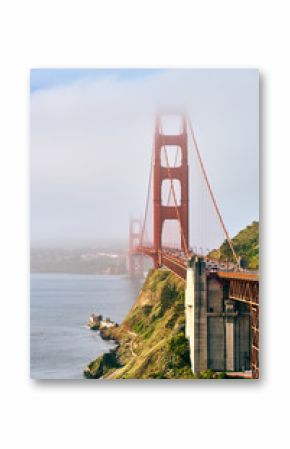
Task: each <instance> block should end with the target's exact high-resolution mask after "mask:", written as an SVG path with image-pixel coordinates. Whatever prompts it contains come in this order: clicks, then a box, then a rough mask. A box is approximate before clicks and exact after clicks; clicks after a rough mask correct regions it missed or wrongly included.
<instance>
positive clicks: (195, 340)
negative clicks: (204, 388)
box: [185, 257, 207, 372]
mask: <svg viewBox="0 0 290 449" xmlns="http://www.w3.org/2000/svg"><path fill="white" fill-rule="evenodd" d="M206 290H207V285H206V270H205V262H204V260H203V259H202V258H197V257H196V258H194V259H193V260H191V262H190V263H189V267H188V268H187V274H186V290H185V316H186V327H185V334H186V337H187V338H188V339H189V342H190V359H191V369H192V371H193V372H199V371H204V370H206V369H207V318H206V304H207V301H206Z"/></svg>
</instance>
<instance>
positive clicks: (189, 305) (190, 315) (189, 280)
mask: <svg viewBox="0 0 290 449" xmlns="http://www.w3.org/2000/svg"><path fill="white" fill-rule="evenodd" d="M194 301H195V294H194V268H192V267H188V268H187V273H186V288H185V336H186V338H188V340H189V346H190V361H191V370H192V372H193V373H194V369H195V363H194V346H195V345H194V339H195V338H194V333H195V328H194Z"/></svg>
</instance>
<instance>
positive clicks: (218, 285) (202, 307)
mask: <svg viewBox="0 0 290 449" xmlns="http://www.w3.org/2000/svg"><path fill="white" fill-rule="evenodd" d="M228 293H229V291H228V288H227V285H226V284H224V283H223V282H222V281H221V280H220V279H218V277H217V276H215V275H214V273H207V272H206V269H205V263H204V261H203V260H202V259H201V258H196V259H195V260H194V261H193V263H192V266H191V267H189V268H188V269H187V282H186V291H185V316H186V337H187V338H188V339H189V342H190V354H191V366H192V371H193V372H200V371H205V370H207V369H212V370H214V371H245V370H250V345H251V328H250V311H249V310H248V307H247V306H246V305H245V304H242V303H239V302H237V301H232V300H230V299H229V297H228Z"/></svg>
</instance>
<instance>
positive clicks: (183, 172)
mask: <svg viewBox="0 0 290 449" xmlns="http://www.w3.org/2000/svg"><path fill="white" fill-rule="evenodd" d="M174 115H175V114H174ZM180 118H181V130H180V131H179V133H178V134H165V133H164V132H163V129H162V116H158V117H157V120H156V125H155V138H154V166H153V198H154V206H153V223H154V225H153V228H154V236H153V239H154V240H153V246H154V250H155V253H156V254H158V253H159V252H160V251H161V249H162V231H163V225H164V223H165V221H166V220H175V221H177V222H178V223H179V230H180V249H181V250H182V251H183V252H187V250H188V246H189V212H188V156H187V126H186V119H185V118H184V117H183V116H180ZM170 147H171V148H172V149H173V148H176V147H177V148H178V151H179V152H180V158H179V160H180V164H179V165H176V164H174V165H170V163H169V155H168V153H169V152H170V151H171V150H170ZM166 181H167V182H169V184H170V191H169V199H170V197H171V201H168V202H167V204H163V203H162V197H163V188H165V182H166ZM176 182H179V184H180V189H179V192H180V198H177V195H176V192H175V188H174V183H176ZM172 204H173V205H172ZM154 264H155V267H157V266H158V258H157V257H155V259H154Z"/></svg>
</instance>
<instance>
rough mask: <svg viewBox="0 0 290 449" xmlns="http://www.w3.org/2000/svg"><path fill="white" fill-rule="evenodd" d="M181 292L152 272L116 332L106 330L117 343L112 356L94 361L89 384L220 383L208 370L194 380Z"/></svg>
mask: <svg viewBox="0 0 290 449" xmlns="http://www.w3.org/2000/svg"><path fill="white" fill-rule="evenodd" d="M184 287H185V283H184V281H183V280H182V279H180V278H178V277H177V276H175V275H174V274H173V273H170V272H169V271H166V270H163V269H159V270H151V271H150V272H149V273H148V276H147V279H146V281H145V283H144V285H143V288H142V290H141V292H140V294H139V296H138V298H137V300H136V302H135V304H134V305H133V307H132V309H131V310H130V311H129V313H128V315H127V316H126V318H125V319H124V321H123V322H122V323H121V325H120V326H118V327H117V328H114V329H109V330H108V337H111V338H112V337H113V338H114V339H116V340H117V342H118V346H117V348H116V349H115V350H111V351H110V352H109V353H105V354H103V355H102V356H100V357H98V358H97V359H96V360H93V361H92V362H91V363H90V364H89V365H88V366H87V367H86V369H85V371H84V374H85V376H86V377H87V378H88V379H99V378H105V379H195V378H206V379H209V378H217V379H218V378H224V377H225V375H224V374H223V373H214V372H212V371H210V370H208V371H205V372H202V373H199V374H198V375H197V374H195V375H194V374H193V373H192V371H191V365H190V356H189V342H188V340H187V339H186V338H185V333H184V332H185V314H184Z"/></svg>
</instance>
